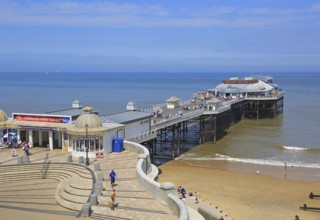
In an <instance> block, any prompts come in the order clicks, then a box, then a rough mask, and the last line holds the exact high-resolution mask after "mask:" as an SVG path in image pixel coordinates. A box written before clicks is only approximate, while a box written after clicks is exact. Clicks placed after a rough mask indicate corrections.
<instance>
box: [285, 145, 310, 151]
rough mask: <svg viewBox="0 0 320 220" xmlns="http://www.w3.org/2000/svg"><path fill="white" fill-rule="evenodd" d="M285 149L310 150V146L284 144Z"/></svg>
mask: <svg viewBox="0 0 320 220" xmlns="http://www.w3.org/2000/svg"><path fill="white" fill-rule="evenodd" d="M282 148H283V149H285V150H296V151H302V150H309V149H310V148H306V147H296V146H282Z"/></svg>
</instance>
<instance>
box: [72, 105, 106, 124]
mask: <svg viewBox="0 0 320 220" xmlns="http://www.w3.org/2000/svg"><path fill="white" fill-rule="evenodd" d="M93 110H94V108H92V107H90V106H86V107H84V108H83V111H84V113H83V114H82V115H80V116H79V117H78V118H77V120H76V123H75V127H77V128H86V125H87V126H88V128H99V127H102V122H101V120H100V117H99V116H98V115H96V114H94V113H93Z"/></svg>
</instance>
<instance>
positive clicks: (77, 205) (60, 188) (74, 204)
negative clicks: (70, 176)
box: [55, 181, 83, 211]
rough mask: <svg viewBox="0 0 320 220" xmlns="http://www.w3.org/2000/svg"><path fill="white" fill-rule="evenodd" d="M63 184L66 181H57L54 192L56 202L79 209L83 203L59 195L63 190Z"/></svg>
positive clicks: (68, 207) (72, 208)
mask: <svg viewBox="0 0 320 220" xmlns="http://www.w3.org/2000/svg"><path fill="white" fill-rule="evenodd" d="M65 184H67V182H66V181H62V182H61V183H59V185H58V187H57V190H56V193H55V199H56V202H57V203H58V204H59V205H61V206H62V207H64V208H67V209H71V210H75V211H80V210H81V209H82V206H83V204H81V203H77V202H73V201H69V200H66V199H65V198H63V197H61V192H62V191H63V189H64V186H65Z"/></svg>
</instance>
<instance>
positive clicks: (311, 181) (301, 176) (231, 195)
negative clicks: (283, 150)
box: [159, 160, 320, 220]
mask: <svg viewBox="0 0 320 220" xmlns="http://www.w3.org/2000/svg"><path fill="white" fill-rule="evenodd" d="M159 168H160V169H161V171H162V174H161V175H160V176H159V182H166V181H168V182H172V183H174V184H175V185H176V186H179V185H181V186H183V187H184V188H186V190H187V191H191V192H195V191H198V192H199V193H200V197H201V198H202V199H204V201H205V202H208V203H212V205H213V206H218V207H219V208H221V209H222V210H223V211H224V212H225V213H227V214H228V215H229V216H231V217H232V218H233V219H235V220H247V219H257V220H278V219H281V220H292V219H294V217H295V215H298V216H299V217H300V220H303V219H306V220H319V219H320V211H319V212H315V211H303V210H300V209H299V207H300V206H303V204H305V203H306V204H307V205H308V206H310V207H320V199H313V200H311V199H309V194H310V192H313V193H314V194H320V170H319V169H307V168H299V167H291V166H290V165H289V164H288V168H287V170H285V168H284V166H283V167H277V166H265V165H255V164H245V163H236V162H228V161H194V160H193V161H190V160H189V161H187V160H175V161H170V162H168V163H166V164H164V165H162V166H160V167H159ZM257 171H259V174H257Z"/></svg>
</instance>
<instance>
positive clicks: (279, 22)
mask: <svg viewBox="0 0 320 220" xmlns="http://www.w3.org/2000/svg"><path fill="white" fill-rule="evenodd" d="M319 70H320V0H319V1H310V0H303V1H301V0H241V1H239V0H223V1H222V0H156V1H154V0H148V1H146V0H145V1H143V0H135V1H125V0H117V1H109V0H106V1H104V0H99V1H96V0H87V1H84V0H82V1H81V0H0V72H32V71H35V72H77V71H78V72H79V71H81V72H90V71H91V72H221V71H223V72H228V71H231V72H237V71H241V72H250V73H251V72H263V73H265V72H288V71H302V72H303V71H319ZM319 72H320V71H319Z"/></svg>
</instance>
